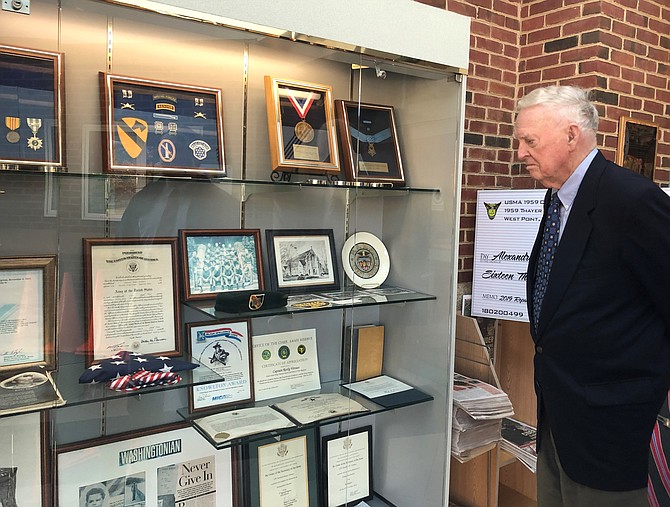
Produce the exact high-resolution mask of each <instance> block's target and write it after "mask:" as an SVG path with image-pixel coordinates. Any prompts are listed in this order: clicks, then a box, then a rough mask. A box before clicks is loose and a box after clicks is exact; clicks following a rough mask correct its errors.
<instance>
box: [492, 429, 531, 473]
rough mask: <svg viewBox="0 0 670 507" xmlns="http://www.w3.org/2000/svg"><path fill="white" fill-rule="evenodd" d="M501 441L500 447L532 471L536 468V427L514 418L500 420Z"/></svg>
mask: <svg viewBox="0 0 670 507" xmlns="http://www.w3.org/2000/svg"><path fill="white" fill-rule="evenodd" d="M501 431H502V438H503V439H502V441H501V442H500V448H501V449H502V450H504V451H507V452H509V453H510V454H512V455H513V456H514V457H516V458H518V459H519V461H521V463H523V464H524V465H526V467H527V468H528V469H529V470H530V471H531V472H533V473H535V469H536V468H537V451H536V449H535V438H536V436H537V429H536V428H534V427H533V426H530V425H528V424H525V423H522V422H521V421H517V420H516V419H510V418H508V417H506V418H504V419H503V421H502V430H501Z"/></svg>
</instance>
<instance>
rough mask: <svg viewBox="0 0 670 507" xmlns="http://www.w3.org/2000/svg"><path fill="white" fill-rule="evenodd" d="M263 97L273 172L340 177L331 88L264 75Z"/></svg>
mask: <svg viewBox="0 0 670 507" xmlns="http://www.w3.org/2000/svg"><path fill="white" fill-rule="evenodd" d="M265 97H266V102H267V117H268V134H269V138H270V156H271V160H272V169H273V171H282V172H285V173H304V174H323V175H335V176H336V175H337V174H339V172H340V159H339V152H338V146H337V135H336V130H335V112H334V102H333V93H332V88H331V87H330V86H329V85H325V84H315V83H307V82H301V81H294V80H291V79H280V78H276V77H272V76H265Z"/></svg>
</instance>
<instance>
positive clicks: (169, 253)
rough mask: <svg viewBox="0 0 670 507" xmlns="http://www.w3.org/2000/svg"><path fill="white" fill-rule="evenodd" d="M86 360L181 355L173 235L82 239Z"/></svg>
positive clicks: (176, 271)
mask: <svg viewBox="0 0 670 507" xmlns="http://www.w3.org/2000/svg"><path fill="white" fill-rule="evenodd" d="M83 246H84V274H85V287H86V291H85V303H86V319H87V330H88V336H87V343H88V346H87V348H86V349H87V350H86V356H87V365H90V364H91V363H93V362H95V361H98V360H100V359H104V358H107V357H110V356H113V355H114V354H116V353H117V352H120V351H123V350H126V351H129V352H136V353H139V354H153V355H157V354H162V355H166V356H179V355H181V352H182V350H181V338H180V336H179V330H180V328H181V326H180V322H181V318H180V310H179V309H180V307H179V282H178V270H177V238H150V239H140V238H84V239H83Z"/></svg>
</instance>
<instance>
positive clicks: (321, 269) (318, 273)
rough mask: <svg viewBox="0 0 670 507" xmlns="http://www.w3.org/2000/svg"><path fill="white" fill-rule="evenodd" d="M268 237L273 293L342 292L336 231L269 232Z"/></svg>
mask: <svg viewBox="0 0 670 507" xmlns="http://www.w3.org/2000/svg"><path fill="white" fill-rule="evenodd" d="M265 235H266V239H267V248H268V259H269V261H268V262H269V268H270V281H271V285H272V289H273V290H277V291H281V292H287V293H289V294H290V293H300V292H312V291H319V290H339V289H340V275H339V272H338V269H337V256H336V253H335V241H334V240H333V230H332V229H268V230H266V231H265Z"/></svg>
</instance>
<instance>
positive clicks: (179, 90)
mask: <svg viewBox="0 0 670 507" xmlns="http://www.w3.org/2000/svg"><path fill="white" fill-rule="evenodd" d="M100 79H101V91H102V109H103V117H104V118H105V125H106V128H105V131H104V132H103V149H104V152H105V156H104V159H105V172H108V173H136V172H147V173H154V174H181V175H194V174H203V175H208V176H225V175H226V168H225V157H224V148H223V113H222V99H221V90H219V89H215V88H204V87H198V86H190V85H183V84H175V83H166V82H163V81H150V80H147V79H139V78H134V77H126V76H115V75H111V74H105V73H100Z"/></svg>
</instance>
